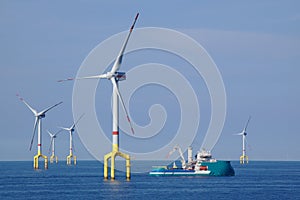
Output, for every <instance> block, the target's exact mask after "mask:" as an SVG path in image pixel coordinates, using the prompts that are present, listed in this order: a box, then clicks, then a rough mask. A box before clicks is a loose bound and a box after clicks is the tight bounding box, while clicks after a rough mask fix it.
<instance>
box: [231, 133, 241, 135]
mask: <svg viewBox="0 0 300 200" xmlns="http://www.w3.org/2000/svg"><path fill="white" fill-rule="evenodd" d="M233 135H243V133H236V134H233Z"/></svg>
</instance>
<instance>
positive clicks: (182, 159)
mask: <svg viewBox="0 0 300 200" xmlns="http://www.w3.org/2000/svg"><path fill="white" fill-rule="evenodd" d="M175 151H178V152H179V155H180V158H181V166H182V168H183V169H185V168H186V162H185V159H184V157H183V153H182V150H181V148H180V147H179V145H178V144H176V145H175V146H174V148H173V150H172V151H170V152H169V154H168V157H169V156H171V155H172V154H173V153H174V152H175Z"/></svg>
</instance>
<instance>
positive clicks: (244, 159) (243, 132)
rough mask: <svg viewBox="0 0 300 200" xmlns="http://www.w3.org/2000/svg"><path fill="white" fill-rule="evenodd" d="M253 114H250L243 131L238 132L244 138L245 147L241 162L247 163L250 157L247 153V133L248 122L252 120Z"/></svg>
mask: <svg viewBox="0 0 300 200" xmlns="http://www.w3.org/2000/svg"><path fill="white" fill-rule="evenodd" d="M250 119H251V116H249V118H248V121H247V123H246V126H245V127H244V129H243V131H242V132H241V133H238V134H237V135H241V136H242V140H243V149H242V155H241V157H240V163H241V164H245V163H248V162H249V158H248V156H247V155H246V135H247V132H246V131H247V127H248V124H249V122H250Z"/></svg>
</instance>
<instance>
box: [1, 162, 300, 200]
mask: <svg viewBox="0 0 300 200" xmlns="http://www.w3.org/2000/svg"><path fill="white" fill-rule="evenodd" d="M136 162H139V161H136ZM232 165H233V167H234V169H235V173H236V176H234V177H150V176H148V174H145V173H143V174H132V178H131V180H130V181H126V179H125V173H124V172H116V180H115V181H110V180H106V181H105V180H103V165H102V164H101V163H100V162H97V161H79V162H78V165H77V166H66V164H65V162H62V161H61V162H60V163H58V164H51V165H49V169H48V170H33V168H32V162H31V161H30V162H29V161H28V162H27V161H26V162H0V199H1V200H2V199H44V200H45V199H68V200H69V199H104V198H105V199H142V200H147V199H155V200H159V199H164V200H166V199H193V200H196V199H205V200H207V199H218V200H219V199H251V200H258V199H264V200H269V199H275V200H276V199H278V200H286V199H300V162H254V161H253V162H250V163H249V164H248V165H243V166H242V165H240V164H239V163H238V162H232ZM149 170H150V169H149Z"/></svg>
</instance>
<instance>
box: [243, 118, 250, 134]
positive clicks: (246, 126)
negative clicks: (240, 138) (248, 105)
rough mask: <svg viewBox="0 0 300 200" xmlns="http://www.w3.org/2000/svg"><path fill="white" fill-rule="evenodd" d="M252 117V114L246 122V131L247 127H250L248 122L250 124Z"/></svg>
mask: <svg viewBox="0 0 300 200" xmlns="http://www.w3.org/2000/svg"><path fill="white" fill-rule="evenodd" d="M250 119H251V116H249V118H248V121H247V123H246V126H245V129H244V130H245V131H246V130H247V127H248V124H249V122H250Z"/></svg>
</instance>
